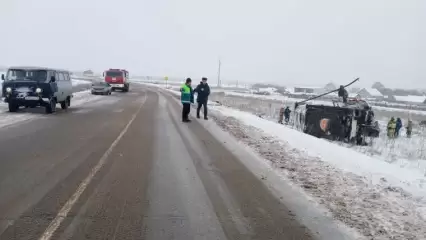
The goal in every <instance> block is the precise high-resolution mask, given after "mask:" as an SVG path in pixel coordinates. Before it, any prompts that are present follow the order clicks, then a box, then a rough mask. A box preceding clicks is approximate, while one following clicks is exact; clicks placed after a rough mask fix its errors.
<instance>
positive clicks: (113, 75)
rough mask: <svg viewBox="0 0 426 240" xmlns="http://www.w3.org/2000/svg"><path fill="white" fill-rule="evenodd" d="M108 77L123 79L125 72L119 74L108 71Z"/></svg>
mask: <svg viewBox="0 0 426 240" xmlns="http://www.w3.org/2000/svg"><path fill="white" fill-rule="evenodd" d="M106 75H107V77H122V76H123V72H117V71H114V72H113V71H108V72H106Z"/></svg>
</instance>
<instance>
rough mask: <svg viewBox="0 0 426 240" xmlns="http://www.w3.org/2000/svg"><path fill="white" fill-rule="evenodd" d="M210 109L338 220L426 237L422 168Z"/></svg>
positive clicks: (378, 234)
mask: <svg viewBox="0 0 426 240" xmlns="http://www.w3.org/2000/svg"><path fill="white" fill-rule="evenodd" d="M210 109H211V110H212V113H213V115H214V119H215V121H216V122H217V123H218V125H219V126H220V127H221V128H223V129H224V130H225V131H227V132H229V133H231V134H232V135H234V137H236V138H237V139H239V140H240V141H241V142H243V143H244V144H246V145H248V146H250V147H251V148H253V149H255V151H256V152H257V153H258V154H259V155H260V156H261V157H262V158H264V159H265V160H266V161H268V163H269V164H270V165H271V167H273V168H274V169H276V172H277V174H281V175H282V176H283V177H285V178H287V179H288V180H289V181H291V182H294V183H295V184H297V185H298V186H299V187H300V188H301V191H304V192H306V193H307V194H308V195H309V196H311V197H313V199H314V200H315V201H316V202H317V203H319V204H321V205H322V206H325V207H326V208H327V209H328V210H329V213H330V214H331V215H332V216H333V218H334V219H336V220H337V221H340V222H342V223H344V224H345V225H347V226H349V227H350V228H352V229H354V230H355V231H356V232H357V233H360V234H361V235H363V236H365V237H367V239H383V240H385V239H426V229H425V228H424V222H425V220H426V200H425V196H426V189H425V186H426V177H425V176H424V175H423V174H422V173H421V172H420V171H416V170H418V169H416V170H414V169H403V168H399V167H398V166H397V165H393V164H388V163H386V162H383V161H380V160H377V159H374V158H371V157H369V156H366V155H364V154H361V153H359V152H357V151H355V150H352V149H348V148H346V147H344V146H338V145H336V144H334V143H331V142H328V141H326V140H322V139H318V138H315V137H312V136H309V135H306V134H303V133H301V132H298V131H296V130H293V129H290V128H287V127H285V126H282V125H279V124H276V123H273V122H271V121H268V120H265V119H262V118H259V117H257V116H255V115H253V114H250V113H245V112H241V111H237V110H233V109H229V108H227V107H223V106H211V107H210ZM354 238H356V239H363V238H359V237H356V236H355V235H354Z"/></svg>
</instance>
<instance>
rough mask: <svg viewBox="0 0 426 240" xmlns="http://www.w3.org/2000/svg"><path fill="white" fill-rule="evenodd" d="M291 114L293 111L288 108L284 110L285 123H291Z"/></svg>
mask: <svg viewBox="0 0 426 240" xmlns="http://www.w3.org/2000/svg"><path fill="white" fill-rule="evenodd" d="M290 113H291V110H290V108H289V107H288V106H287V107H286V108H285V110H284V118H285V123H286V124H288V122H289V121H290Z"/></svg>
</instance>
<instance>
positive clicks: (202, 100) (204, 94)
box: [194, 77, 210, 120]
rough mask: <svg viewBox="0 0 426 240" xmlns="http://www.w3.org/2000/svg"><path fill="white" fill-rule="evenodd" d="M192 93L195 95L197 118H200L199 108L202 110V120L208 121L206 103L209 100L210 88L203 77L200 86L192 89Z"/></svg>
mask: <svg viewBox="0 0 426 240" xmlns="http://www.w3.org/2000/svg"><path fill="white" fill-rule="evenodd" d="M194 92H196V93H197V103H198V106H197V118H200V110H201V107H203V108H204V109H203V110H204V119H205V120H208V118H207V102H208V100H209V95H210V87H209V84H207V78H206V77H203V78H202V79H201V82H200V84H198V86H197V87H196V88H195V89H194Z"/></svg>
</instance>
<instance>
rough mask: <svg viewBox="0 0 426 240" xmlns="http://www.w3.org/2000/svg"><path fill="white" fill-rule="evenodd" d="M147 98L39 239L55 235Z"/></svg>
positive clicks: (43, 239) (48, 238) (48, 239)
mask: <svg viewBox="0 0 426 240" xmlns="http://www.w3.org/2000/svg"><path fill="white" fill-rule="evenodd" d="M146 99H147V95H145V98H144V100H143V101H142V103H141V105H140V106H139V108H138V110H137V111H136V112H135V114H133V116H132V118H131V119H130V121H129V122H128V123H127V125H126V127H125V128H124V129H123V130H122V131H121V133H120V134H119V135H118V137H117V138H116V139H115V140H114V142H112V144H111V146H110V147H109V148H108V149H107V150H106V152H105V153H104V155H102V157H101V158H100V159H99V162H98V163H97V164H96V166H95V167H94V168H93V169H92V170H91V171H90V173H89V175H88V176H87V177H86V178H85V179H84V180H83V182H81V183H80V185H79V186H78V188H77V191H76V192H75V193H74V194H73V195H72V196H71V198H70V199H68V201H67V202H66V203H65V205H64V206H63V207H62V208H61V210H59V212H58V215H56V217H55V219H53V221H52V222H51V223H50V224H49V226H48V227H47V228H46V230H45V231H44V233H43V235H41V237H40V238H39V240H50V239H51V238H52V236H53V234H54V233H55V232H56V230H57V229H58V227H59V226H60V225H61V223H62V222H63V221H64V219H65V218H66V217H67V215H68V213H69V212H70V210H71V208H72V207H73V206H74V204H75V203H76V202H77V201H78V199H79V198H80V196H81V194H83V192H84V190H86V188H87V186H88V185H89V184H90V182H91V181H92V179H93V177H94V176H95V175H96V173H97V172H98V171H99V170H100V169H101V168H102V166H103V165H104V164H105V162H106V159H107V158H108V156H109V155H110V154H111V152H112V150H113V149H114V148H115V146H116V145H117V144H118V142H120V140H121V138H122V137H123V136H124V134H125V133H126V132H127V130H128V129H129V127H130V125H131V124H132V123H133V121H134V120H135V118H136V116H137V115H138V113H139V112H140V111H141V109H142V106H143V105H144V104H145V102H146Z"/></svg>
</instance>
